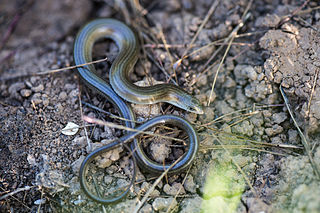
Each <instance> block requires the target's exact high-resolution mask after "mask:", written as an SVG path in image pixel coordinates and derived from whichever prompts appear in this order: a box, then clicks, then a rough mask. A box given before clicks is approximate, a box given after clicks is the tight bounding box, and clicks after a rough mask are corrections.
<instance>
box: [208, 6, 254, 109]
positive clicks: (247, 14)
mask: <svg viewBox="0 0 320 213" xmlns="http://www.w3.org/2000/svg"><path fill="white" fill-rule="evenodd" d="M251 4H252V0H251V1H250V2H249V4H248V5H247V7H246V10H245V11H244V13H243V15H242V18H241V22H240V23H239V24H238V26H237V27H236V28H235V29H234V30H233V31H232V32H231V34H230V35H229V37H230V40H229V44H228V46H227V49H226V51H225V53H224V55H223V57H222V59H221V62H220V64H219V67H218V69H217V71H216V74H215V77H214V80H213V83H212V87H211V92H210V96H209V100H208V104H207V106H209V105H210V102H211V101H210V100H211V97H212V94H213V89H214V86H215V83H216V80H217V77H218V73H219V71H220V69H221V66H222V64H223V62H224V60H225V58H226V56H227V54H228V52H229V49H230V47H231V44H232V42H233V40H234V38H235V36H236V35H237V32H238V31H239V29H240V28H241V27H242V26H243V25H244V22H245V21H246V20H247V19H248V18H249V17H250V13H248V11H249V9H250V7H251ZM229 37H228V38H227V39H229Z"/></svg>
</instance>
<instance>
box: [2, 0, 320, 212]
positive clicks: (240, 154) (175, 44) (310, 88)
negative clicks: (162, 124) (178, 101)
mask: <svg viewBox="0 0 320 213" xmlns="http://www.w3.org/2000/svg"><path fill="white" fill-rule="evenodd" d="M135 2H138V1H135ZM214 2H215V1H205V0H199V1H197V2H195V1H191V0H182V1H178V0H168V1H151V2H149V1H140V4H141V5H138V4H137V3H133V4H130V3H128V2H127V1H69V0H64V1H50V0H45V1H9V0H5V1H4V2H3V3H1V6H0V23H1V24H0V31H1V32H2V33H1V36H0V38H1V40H0V49H1V51H0V67H1V68H0V165H1V166H0V212H131V211H132V210H133V209H134V207H135V206H136V205H137V203H138V201H139V200H141V199H142V197H143V196H144V194H145V193H146V191H147V190H148V189H150V188H151V185H152V184H153V182H154V179H155V178H157V176H153V174H147V173H145V172H144V171H143V170H141V171H139V172H138V175H137V178H136V184H135V186H134V187H133V188H132V190H131V191H130V193H129V195H128V197H127V198H126V199H124V200H123V201H121V202H120V203H118V204H113V205H106V206H103V205H101V204H97V203H95V202H93V201H92V200H90V199H89V198H87V197H86V195H85V194H84V193H83V192H82V191H81V189H80V185H79V178H78V171H79V166H80V164H81V162H82V161H83V159H84V157H85V156H87V154H88V153H90V152H91V151H92V150H93V149H94V148H96V147H99V146H102V145H104V144H106V143H108V142H109V141H110V140H113V139H116V138H117V137H119V136H121V135H123V134H125V133H124V132H123V131H120V130H117V129H114V128H112V127H107V126H105V127H102V126H88V127H86V131H85V129H84V128H83V125H84V124H85V123H84V121H82V120H81V114H82V113H83V114H85V115H88V116H91V117H95V118H99V119H103V120H105V121H110V122H116V123H119V121H117V119H114V118H111V117H110V116H108V115H105V114H103V113H101V112H99V111H97V110H95V109H93V108H92V107H90V106H89V105H88V104H91V105H94V106H96V107H99V108H100V109H103V110H105V111H108V112H109V113H113V114H117V112H116V110H115V109H114V108H113V106H112V105H111V104H110V103H108V102H106V101H105V99H104V98H103V97H101V96H100V95H99V94H96V93H95V92H94V91H92V90H90V89H89V88H87V87H86V86H84V84H83V82H82V81H81V79H79V77H78V75H77V74H76V70H67V71H63V72H57V73H52V74H46V75H38V76H33V74H35V73H38V72H44V71H48V70H53V69H58V68H64V67H66V66H70V65H74V64H73V56H72V55H73V52H72V51H73V47H72V46H73V41H74V38H75V35H76V33H77V31H78V30H79V28H80V27H81V26H83V25H84V24H85V23H86V22H88V21H89V20H92V19H94V18H98V17H112V18H115V19H118V20H121V21H124V22H125V23H127V24H129V25H131V26H132V28H133V29H135V30H136V32H137V34H138V36H139V38H140V41H141V42H142V45H141V52H140V53H141V54H140V57H139V61H138V63H137V65H136V66H135V68H134V74H132V76H131V78H132V80H133V81H135V82H136V81H140V83H141V84H146V83H150V79H151V78H150V76H152V77H153V79H154V81H153V82H156V81H162V82H163V81H164V82H170V81H172V79H173V80H177V83H178V84H179V85H180V86H181V87H182V88H184V89H185V90H186V91H188V92H189V93H191V94H193V95H195V96H196V97H197V98H198V99H199V100H200V101H201V103H202V104H203V105H204V106H206V107H205V109H204V110H205V113H204V114H203V115H196V114H192V113H187V112H185V111H183V110H180V109H178V108H176V107H173V106H170V105H169V104H161V105H157V106H153V107H150V106H135V109H134V110H135V113H136V114H137V115H138V121H140V122H144V121H145V120H146V119H148V118H149V117H152V116H155V115H157V114H159V113H161V114H176V115H179V116H182V117H185V118H186V119H188V120H189V121H190V122H192V123H193V125H194V126H195V127H196V129H197V130H198V133H199V138H200V150H199V152H198V154H197V158H196V160H195V161H194V164H193V166H192V167H191V168H190V170H188V171H185V172H183V173H181V174H175V175H171V176H168V177H166V178H164V179H163V180H162V181H161V182H160V183H159V184H158V185H157V186H156V188H155V189H154V191H153V192H152V193H151V195H150V197H149V199H148V200H147V202H146V203H145V204H144V206H143V207H142V208H141V210H140V212H166V211H167V209H168V207H169V206H171V207H172V208H173V212H260V211H264V212H320V188H319V179H317V175H316V173H315V170H314V168H313V167H312V166H311V164H310V159H309V157H308V153H307V151H306V149H305V147H304V146H303V141H302V140H301V138H300V136H299V133H298V130H297V128H296V127H295V125H294V122H293V120H292V117H291V116H290V115H289V113H288V109H287V107H286V106H285V105H284V99H283V97H282V95H281V93H280V90H279V87H280V85H281V87H282V88H283V89H284V93H285V95H286V96H287V98H288V101H289V104H290V107H291V110H292V111H293V117H294V119H295V120H296V121H297V123H298V125H299V126H300V128H301V129H302V132H303V134H304V135H305V137H306V139H307V141H308V143H310V147H311V151H310V156H311V157H312V158H313V159H314V161H315V164H316V166H315V167H320V162H319V159H320V147H319V139H320V135H319V133H320V131H319V125H320V111H319V109H320V107H319V106H320V99H319V97H320V78H319V68H320V45H319V28H320V10H319V9H315V8H317V7H319V6H320V4H319V2H318V1H297V0H264V1H253V3H252V5H251V7H250V8H249V14H250V17H249V18H248V19H247V20H246V21H245V22H244V23H243V26H242V27H241V28H240V29H239V31H238V32H237V34H238V35H240V36H239V37H236V38H235V39H234V40H233V43H232V45H231V46H230V49H229V51H228V52H227V54H226V55H225V58H224V53H225V51H226V50H228V48H227V45H228V43H227V42H226V41H225V40H220V39H225V38H227V37H228V36H229V35H230V34H231V33H232V31H233V30H234V29H236V28H237V26H238V25H239V23H240V21H241V18H242V16H243V13H244V12H245V9H246V7H247V5H248V3H249V1H247V0H241V1H236V0H228V1H220V2H219V4H218V6H217V8H216V9H215V11H214V12H213V14H212V15H211V16H210V17H209V19H208V21H207V23H206V24H205V25H204V27H203V29H202V30H201V31H200V33H199V34H198V37H197V39H196V40H195V43H194V46H193V47H192V48H190V49H189V50H188V51H187V53H186V54H187V56H188V57H185V58H184V59H183V60H182V61H181V64H178V66H176V65H177V63H176V64H174V63H175V62H176V61H178V59H180V58H181V57H182V56H183V55H184V54H185V51H186V50H187V48H188V45H189V44H190V42H191V41H192V39H193V38H194V36H195V35H196V32H197V31H198V29H199V27H200V25H201V23H202V22H203V20H204V19H205V17H206V14H207V13H208V10H209V8H210V7H211V5H212V4H213V3H214ZM304 3H305V4H304ZM248 33H250V34H248ZM164 39H165V41H166V43H167V44H169V45H171V46H169V47H168V50H169V52H170V54H169V53H168V51H167V50H166V49H165V48H164V46H163V45H162V46H161V44H163V43H164ZM215 41H216V43H214V44H213V45H211V46H208V47H206V48H203V49H201V51H197V53H195V54H192V55H188V54H190V53H192V52H193V51H196V50H198V49H199V48H200V47H203V46H205V45H207V44H210V43H211V42H215ZM221 45H224V46H223V48H222V51H220V52H217V51H218V50H219V47H220V46H221ZM116 52H117V47H116V46H115V45H114V44H113V43H112V42H110V41H104V42H100V43H99V44H97V45H96V46H95V48H94V59H100V58H105V57H106V56H107V57H108V58H109V61H108V62H103V63H99V64H96V67H97V69H98V71H100V73H101V74H103V75H105V76H106V79H107V77H108V75H107V74H106V73H107V72H105V70H108V69H109V68H110V65H111V63H112V61H113V60H114V58H115V57H116ZM213 54H215V57H214V58H213V60H211V61H209V62H208V59H209V58H210V57H211V56H212V55H213ZM223 58H224V60H223V63H222V66H219V63H220V61H221V60H222V59H223ZM207 62H208V64H207ZM173 64H174V65H175V66H174V67H176V68H177V69H176V70H173V68H172V67H173V66H172V65H173ZM208 67H209V68H208ZM218 68H219V73H218V74H217V75H216V72H217V70H218ZM163 70H166V71H167V72H168V74H169V75H171V77H172V78H170V79H169V78H168V77H167V74H164V72H163ZM174 74H176V77H175V75H174ZM143 80H144V81H143ZM151 82H152V81H151ZM213 82H215V86H214V90H213V93H212V94H211V88H212V83H213ZM80 100H81V101H80ZM209 100H210V102H211V103H210V105H209V106H207V103H208V101H209ZM146 112H147V113H146ZM68 122H73V123H75V124H77V125H79V126H80V129H79V131H77V133H76V134H75V135H64V134H62V133H61V130H62V129H63V128H64V127H65V126H66V125H67V123H68ZM157 131H158V132H159V133H161V134H165V133H163V132H164V131H163V130H161V131H160V130H157ZM170 131H171V132H170V133H169V135H171V136H174V137H180V138H184V137H183V136H184V134H180V133H179V131H176V130H175V129H174V128H173V129H170ZM174 131H176V132H174ZM172 132H173V133H172ZM177 132H178V133H177ZM87 135H88V138H89V141H87ZM142 138H143V137H142ZM149 141H154V142H153V143H151V144H150V146H148V145H146V144H144V145H145V146H146V147H145V152H147V154H148V155H149V156H151V157H152V158H153V159H155V160H158V161H159V162H161V161H163V160H164V159H167V158H170V160H171V161H172V160H173V158H177V157H178V156H179V155H181V153H182V152H183V149H180V148H170V146H172V143H171V141H166V140H162V139H160V138H156V139H154V140H152V139H151V138H150V137H147V138H146V139H145V142H148V143H150V142H149ZM122 155H123V154H122V149H120V150H114V151H113V153H112V154H110V155H108V156H107V157H106V156H103V157H102V158H99V161H98V162H99V163H98V165H97V167H99V168H100V169H101V171H99V172H97V174H99V175H100V177H99V178H98V180H99V181H101V182H103V184H104V183H107V182H108V181H110V178H111V177H112V176H114V175H115V174H117V175H118V177H120V176H119V175H127V177H130V172H131V170H132V162H131V161H130V159H128V158H125V157H123V156H122ZM110 164H112V165H111V166H110ZM105 167H109V168H108V170H104V169H105ZM104 171H106V172H104ZM104 173H105V174H104ZM120 179H121V178H120ZM127 182H128V180H127V179H121V181H120V180H118V181H117V183H116V185H115V186H114V187H116V188H117V187H120V186H121V185H124V184H126V183H127ZM10 193H11V194H10ZM177 194H178V195H177ZM176 195H177V198H175V196H176Z"/></svg>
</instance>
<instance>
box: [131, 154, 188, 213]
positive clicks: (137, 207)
mask: <svg viewBox="0 0 320 213" xmlns="http://www.w3.org/2000/svg"><path fill="white" fill-rule="evenodd" d="M182 157H183V155H182V156H180V157H179V158H178V159H177V160H176V161H175V162H174V163H173V164H171V165H170V167H169V168H168V169H166V170H165V171H164V172H163V173H162V174H161V175H160V177H158V178H157V180H156V181H155V182H154V183H153V184H152V186H151V187H150V189H149V190H148V191H147V193H146V194H145V196H144V197H143V198H142V200H141V201H140V202H139V204H138V205H137V206H136V207H135V209H134V211H133V212H134V213H138V212H139V209H140V208H141V207H142V205H143V204H144V203H145V202H146V201H147V199H148V197H149V196H150V194H151V193H152V192H153V191H154V189H155V188H156V186H157V185H158V184H159V183H160V181H161V180H162V178H163V177H164V176H165V175H167V174H168V172H169V170H170V169H171V168H173V167H174V165H176V164H177V163H178V162H179V161H180V160H181V159H182Z"/></svg>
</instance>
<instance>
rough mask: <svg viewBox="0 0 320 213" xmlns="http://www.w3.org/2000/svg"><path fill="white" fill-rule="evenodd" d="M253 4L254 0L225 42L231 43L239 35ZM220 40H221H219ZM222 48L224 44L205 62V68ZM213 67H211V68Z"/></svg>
mask: <svg viewBox="0 0 320 213" xmlns="http://www.w3.org/2000/svg"><path fill="white" fill-rule="evenodd" d="M251 4H252V0H251V1H250V2H249V4H248V5H247V7H246V9H245V11H244V13H243V15H242V17H241V21H240V23H239V24H238V25H237V26H236V27H235V28H234V30H233V31H232V32H231V33H230V34H229V36H228V37H227V38H226V39H224V42H225V43H229V41H230V40H231V39H234V38H236V37H237V32H238V31H239V29H240V28H241V27H242V26H243V24H244V22H245V21H246V20H245V19H247V18H246V16H247V13H248V11H249V9H250V7H251ZM219 41H220V40H219ZM222 48H223V46H220V47H219V48H218V49H217V50H216V51H215V52H214V53H213V55H212V56H211V57H210V58H209V59H208V61H207V62H206V63H205V64H204V66H203V67H204V68H206V67H207V66H208V65H209V63H210V62H211V61H212V60H213V59H214V58H215V57H216V55H217V54H218V53H219V52H220V51H221V50H222ZM210 67H211V66H210ZM208 69H209V68H207V69H205V70H204V71H201V73H204V72H206V71H207V70H208ZM210 69H211V68H210Z"/></svg>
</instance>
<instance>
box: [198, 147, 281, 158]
mask: <svg viewBox="0 0 320 213" xmlns="http://www.w3.org/2000/svg"><path fill="white" fill-rule="evenodd" d="M257 147H262V148H263V147H266V146H257ZM208 149H213V150H215V149H244V150H250V151H257V152H265V153H269V154H272V155H280V156H287V155H286V154H282V153H279V152H272V151H269V150H264V149H257V148H252V147H247V146H243V145H224V147H222V146H221V145H215V146H202V147H200V149H199V151H202V150H208Z"/></svg>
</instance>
